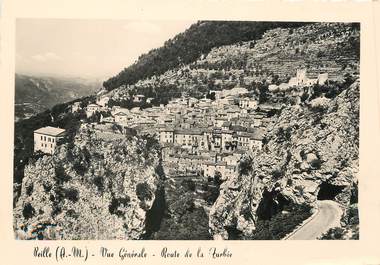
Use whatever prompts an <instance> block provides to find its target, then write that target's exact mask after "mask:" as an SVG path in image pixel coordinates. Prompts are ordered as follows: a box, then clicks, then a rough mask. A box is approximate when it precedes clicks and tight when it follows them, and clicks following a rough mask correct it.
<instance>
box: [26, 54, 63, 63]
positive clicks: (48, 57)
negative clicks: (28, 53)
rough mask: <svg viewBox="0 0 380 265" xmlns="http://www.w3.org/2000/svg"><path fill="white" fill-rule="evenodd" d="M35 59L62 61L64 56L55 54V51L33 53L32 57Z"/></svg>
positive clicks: (39, 60)
mask: <svg viewBox="0 0 380 265" xmlns="http://www.w3.org/2000/svg"><path fill="white" fill-rule="evenodd" d="M31 58H32V59H33V60H35V61H38V62H47V61H62V58H61V57H60V56H58V55H57V54H55V53H54V52H46V53H40V54H36V55H33V56H32V57H31Z"/></svg>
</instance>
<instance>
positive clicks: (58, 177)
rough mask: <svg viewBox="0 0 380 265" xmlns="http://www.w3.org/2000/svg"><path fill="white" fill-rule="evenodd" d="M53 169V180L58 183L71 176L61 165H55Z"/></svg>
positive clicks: (65, 180)
mask: <svg viewBox="0 0 380 265" xmlns="http://www.w3.org/2000/svg"><path fill="white" fill-rule="evenodd" d="M54 170H55V181H56V182H57V183H58V184H62V183H64V182H67V181H69V180H70V179H71V177H70V176H68V175H67V174H66V172H65V169H64V168H63V166H62V165H58V166H56V167H55V169H54Z"/></svg>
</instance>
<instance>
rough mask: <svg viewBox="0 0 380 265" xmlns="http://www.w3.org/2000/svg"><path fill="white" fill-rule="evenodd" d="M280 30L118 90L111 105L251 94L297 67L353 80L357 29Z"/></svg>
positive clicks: (339, 25)
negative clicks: (139, 99) (141, 98)
mask: <svg viewBox="0 0 380 265" xmlns="http://www.w3.org/2000/svg"><path fill="white" fill-rule="evenodd" d="M285 26H286V24H284V25H281V27H277V28H273V29H272V28H271V29H269V30H267V31H265V32H264V33H263V34H262V35H260V38H258V39H256V40H253V41H245V42H244V41H239V42H237V43H233V44H231V45H224V46H219V47H214V48H212V49H211V50H210V51H209V52H208V53H204V54H203V55H202V56H199V57H198V58H197V59H196V60H195V61H194V62H192V63H189V64H182V65H180V66H177V67H174V68H172V69H170V70H168V71H165V72H164V73H162V74H155V75H153V76H151V77H149V78H143V79H140V80H139V81H137V82H136V83H134V84H133V85H122V86H120V87H118V88H116V89H114V90H112V91H111V92H110V93H109V94H110V95H111V97H112V99H113V100H114V104H115V105H118V104H119V105H120V104H124V105H125V106H124V107H127V105H131V104H132V103H131V98H132V96H133V95H136V94H143V95H145V97H147V98H148V97H152V98H154V100H153V101H152V102H153V103H154V104H160V103H163V104H165V103H167V102H168V101H169V100H170V99H172V98H176V97H180V96H181V95H182V94H183V93H185V94H187V95H189V96H192V97H196V98H201V97H204V96H205V95H206V94H207V93H208V92H209V91H214V90H222V89H226V88H227V89H228V88H233V87H236V86H241V87H246V88H247V89H248V90H250V91H255V90H256V91H257V90H259V88H260V87H262V86H266V87H268V85H269V84H280V83H282V82H285V83H287V82H288V81H289V79H290V78H291V77H294V76H295V75H296V70H297V69H302V68H306V69H307V76H308V77H309V78H316V77H317V76H318V74H320V73H327V74H328V76H329V79H330V80H335V81H340V82H341V81H343V80H344V78H345V76H346V75H354V76H357V75H358V72H359V57H360V47H359V43H360V35H359V32H360V28H359V24H355V23H309V24H306V25H303V26H299V25H297V26H298V27H297V28H293V27H290V28H286V27H285ZM257 93H258V91H257Z"/></svg>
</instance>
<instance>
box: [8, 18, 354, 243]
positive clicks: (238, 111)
mask: <svg viewBox="0 0 380 265" xmlns="http://www.w3.org/2000/svg"><path fill="white" fill-rule="evenodd" d="M360 37H361V24H360V23H359V22H355V21H352V22H305V21H299V22H297V21H291V22H290V21H250V20H240V21H237V20H148V19H140V20H137V19H136V20H133V19H75V18H64V19H63V18H17V19H16V21H15V55H14V56H15V76H14V79H15V82H14V83H15V88H14V135H13V136H14V139H13V140H14V150H13V234H14V238H15V239H16V240H358V239H359V234H360V233H359V213H360V209H359V207H358V201H359V200H358V197H359V196H358V194H359V188H358V186H359V182H360V181H359V180H358V173H359V109H360V106H359V103H360V73H361V71H360V46H361V45H360Z"/></svg>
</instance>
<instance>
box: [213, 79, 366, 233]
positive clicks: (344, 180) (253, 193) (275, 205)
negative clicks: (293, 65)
mask: <svg viewBox="0 0 380 265" xmlns="http://www.w3.org/2000/svg"><path fill="white" fill-rule="evenodd" d="M358 154H359V80H357V81H356V82H355V83H353V84H352V85H351V86H350V87H349V88H348V89H346V90H343V92H341V93H340V94H339V95H338V96H336V97H335V98H331V99H328V98H325V97H323V96H322V97H318V98H316V99H313V100H311V101H306V102H304V103H303V104H301V105H294V106H288V107H286V108H284V109H282V111H281V114H280V115H279V116H278V118H276V119H274V120H273V122H272V123H271V124H270V125H269V128H268V134H267V135H266V136H265V139H264V147H263V149H262V150H261V151H259V152H256V153H252V154H250V155H247V156H246V157H245V158H244V159H243V160H242V161H241V162H240V174H239V175H238V176H236V177H233V178H230V179H228V180H227V181H225V182H224V183H223V184H222V186H221V191H220V196H219V197H218V199H217V201H216V203H215V204H214V205H213V207H212V209H211V212H210V220H209V225H210V229H211V231H212V234H213V235H214V238H225V239H226V238H230V236H229V231H230V230H231V228H233V230H234V231H235V233H236V231H237V233H238V234H240V237H241V238H251V236H252V235H253V234H254V233H255V229H256V224H257V221H258V220H260V219H270V218H271V216H273V215H275V214H277V213H278V212H280V213H281V211H282V209H283V206H284V205H286V204H289V203H294V204H307V205H311V206H313V205H315V202H316V200H318V199H320V200H323V199H329V200H335V201H337V202H339V203H340V205H341V206H342V208H343V210H344V211H345V212H347V209H348V208H349V206H350V204H352V203H355V202H356V200H357V196H356V193H357V178H356V177H357V173H358V164H359V158H358V157H359V156H358ZM354 197H356V199H355V198H354Z"/></svg>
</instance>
